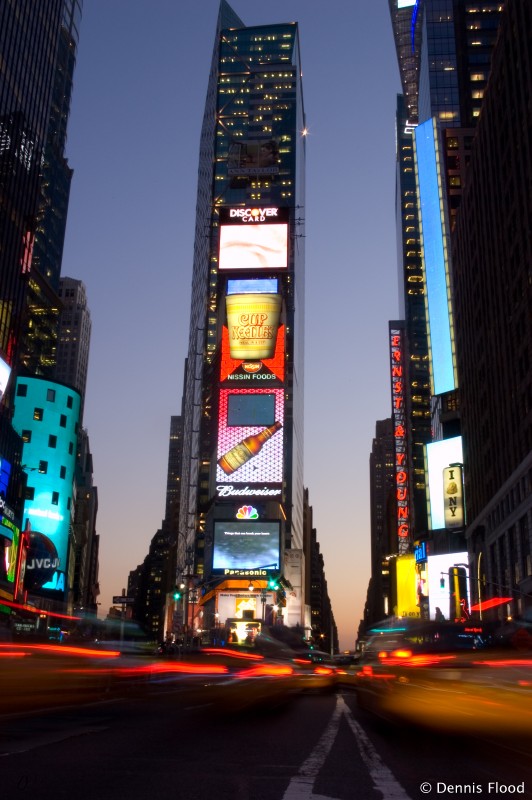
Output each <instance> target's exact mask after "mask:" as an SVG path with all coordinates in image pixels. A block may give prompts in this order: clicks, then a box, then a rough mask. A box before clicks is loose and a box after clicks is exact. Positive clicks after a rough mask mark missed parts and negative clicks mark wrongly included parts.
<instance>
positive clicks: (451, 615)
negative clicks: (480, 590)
mask: <svg viewBox="0 0 532 800" xmlns="http://www.w3.org/2000/svg"><path fill="white" fill-rule="evenodd" d="M427 571H428V594H429V613H430V618H431V619H436V618H438V619H441V617H440V615H439V614H438V609H439V611H440V612H441V614H443V616H444V617H445V619H446V620H451V621H454V620H460V619H467V617H468V615H469V611H468V609H469V604H470V602H471V599H470V594H469V579H468V578H469V562H468V555H467V552H462V553H444V554H443V555H439V556H429V557H428V566H427Z"/></svg>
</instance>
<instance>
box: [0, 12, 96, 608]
mask: <svg viewBox="0 0 532 800" xmlns="http://www.w3.org/2000/svg"><path fill="white" fill-rule="evenodd" d="M81 8H82V0H42V2H39V3H36V2H32V1H31V0H11V1H10V2H2V3H0V240H1V241H2V248H1V253H0V376H2V377H0V393H1V394H2V395H3V396H2V397H1V398H0V459H1V463H2V471H3V473H4V475H9V478H8V479H7V480H6V481H5V486H4V488H3V490H2V497H3V499H4V508H3V516H2V518H1V520H0V521H1V524H2V529H3V528H6V527H8V528H9V530H10V531H11V544H10V545H9V547H8V550H11V551H13V549H14V544H13V542H14V541H15V540H16V539H18V540H19V541H21V539H22V538H24V542H25V545H24V547H22V546H20V547H19V548H18V555H17V558H16V561H17V565H16V570H15V572H16V576H18V578H20V581H19V580H18V578H17V577H15V578H13V575H12V574H11V573H10V572H9V571H8V580H7V583H5V585H3V584H2V579H1V577H0V596H1V597H4V598H5V599H6V600H8V599H9V600H11V601H13V600H17V599H18V600H20V599H21V598H22V597H23V592H24V590H25V588H26V589H28V588H29V584H30V583H31V577H32V576H31V573H30V571H27V572H26V576H27V577H26V579H25V582H26V583H28V586H27V587H25V585H24V582H23V581H22V578H21V577H20V576H22V574H23V571H22V557H23V550H24V549H25V546H26V545H27V543H28V541H27V540H28V536H27V535H26V533H22V532H23V521H24V519H26V520H27V516H28V511H27V510H28V508H29V509H30V511H31V512H32V513H34V514H36V515H37V516H38V514H39V508H38V506H37V505H35V504H33V505H32V504H31V502H30V500H31V499H30V498H29V497H28V492H29V491H30V490H32V489H33V490H36V489H37V486H36V485H34V483H35V481H34V478H35V475H34V474H33V471H34V465H32V464H31V462H30V460H29V459H28V458H25V457H24V454H23V452H22V451H23V448H24V453H26V451H28V445H29V442H27V441H25V440H24V437H23V436H22V437H21V436H20V432H19V431H17V430H16V427H17V426H16V425H15V424H14V414H15V415H17V417H18V423H19V425H18V426H19V427H20V425H21V426H22V428H23V429H24V430H25V431H28V430H31V428H32V419H31V418H30V420H29V421H28V420H25V419H23V418H22V417H23V416H24V414H25V413H26V411H27V412H28V413H30V409H29V408H26V407H25V404H24V402H22V401H21V399H20V398H21V396H19V395H17V396H16V397H15V388H16V386H17V385H19V384H18V383H17V379H20V378H22V377H23V378H24V379H27V380H31V378H32V377H34V378H35V379H36V380H38V379H41V380H42V381H44V383H42V384H40V385H41V386H45V385H47V391H48V390H49V393H50V395H51V394H52V393H55V394H56V395H57V397H58V398H61V397H62V396H63V393H64V392H65V391H66V392H68V391H69V387H66V386H63V385H61V384H56V383H55V382H54V380H55V375H54V367H55V358H56V346H57V321H58V318H59V314H60V310H61V303H60V300H59V297H58V285H59V283H58V282H59V275H60V269H61V257H62V250H63V241H64V232H65V225H66V213H67V206H68V194H69V186H70V178H71V170H70V168H69V167H68V164H67V162H66V159H65V157H64V146H65V140H66V129H67V122H68V115H69V109H70V100H71V88H72V79H73V73H74V66H75V60H76V52H77V43H78V34H79V24H80V19H81ZM6 376H7V379H5V378H6ZM46 381H48V382H49V384H46ZM20 385H22V384H20ZM38 385H39V384H35V387H37V386H38ZM28 386H29V384H28ZM28 391H29V389H28ZM36 391H37V390H36ZM71 392H72V393H71V395H70V396H71V397H76V396H77V393H76V392H75V391H74V390H73V389H72V390H71ZM38 393H39V392H38V391H37V394H38ZM30 394H31V393H30ZM47 402H51V401H49V400H47ZM58 402H59V401H58ZM38 407H39V408H40V407H41V406H38ZM43 408H44V407H43ZM48 416H49V414H47V417H48ZM67 416H68V414H67ZM76 425H77V426H79V416H78V419H77V421H76ZM40 427H41V428H43V429H44V427H46V426H40ZM60 427H62V426H60ZM62 433H63V431H59V434H62ZM49 435H50V437H52V439H53V438H54V437H55V436H56V434H49ZM63 439H64V437H63V436H62V435H57V446H56V447H55V448H54V449H55V450H56V451H57V452H56V453H54V459H53V463H56V461H57V464H58V465H59V468H60V470H61V471H65V470H66V473H65V474H66V476H67V477H66V478H65V476H64V475H62V476H61V477H60V481H61V483H60V484H59V485H58V486H57V487H54V491H53V492H52V496H53V497H55V495H59V501H60V503H62V502H63V499H64V498H67V499H68V502H69V503H70V506H69V507H68V509H66V510H67V511H68V514H67V513H63V512H64V511H65V509H63V511H61V512H58V511H57V509H53V508H52V509H50V513H51V514H55V515H56V516H57V514H58V513H60V514H61V516H62V517H63V519H62V521H64V522H65V524H67V520H68V519H69V518H70V516H71V513H72V511H73V501H74V497H75V486H74V484H72V485H71V486H67V485H66V483H64V482H63V481H65V480H66V481H67V482H69V481H70V464H71V458H72V452H71V451H70V449H69V448H70V446H71V445H72V442H71V440H70V438H69V439H68V441H66V440H65V441H64V442H63ZM39 440H40V437H39V436H37V437H36V438H34V440H33V442H32V445H31V448H30V449H31V459H32V460H33V461H34V462H35V461H36V463H37V464H39V465H40V464H41V463H42V464H46V463H52V462H49V461H48V455H49V454H48V451H47V448H48V447H49V444H48V443H47V442H46V441H45V440H44V439H43V440H42V444H43V448H44V450H43V452H42V453H41V454H40V457H38V453H37V450H36V446H37V443H38V442H39ZM63 443H64V444H65V446H66V447H67V451H66V452H64V453H61V452H60V450H61V447H62V445H63ZM73 446H74V451H73V452H74V457H75V453H76V450H77V447H76V444H74V445H73ZM35 469H36V468H35ZM26 470H28V471H29V472H28V474H27V475H26ZM39 474H40V473H39ZM55 477H57V476H55ZM50 480H51V479H50ZM26 484H28V486H27V487H26ZM39 502H40V501H39ZM43 502H44V504H45V506H46V503H47V502H48V500H46V499H45V500H43ZM28 504H29V505H28ZM52 505H53V502H52ZM25 506H26V507H25ZM46 507H47V506H46ZM56 521H57V520H56ZM59 527H61V526H59ZM41 529H42V526H41ZM2 533H3V530H2ZM41 533H42V530H41ZM43 535H44V534H43ZM50 535H51V536H52V535H53V536H54V537H59V540H60V545H59V550H60V551H61V553H60V554H59V555H58V560H59V565H60V568H59V569H58V570H56V571H55V572H54V574H53V575H52V578H51V579H50V580H49V581H47V588H46V590H45V589H44V586H38V587H37V588H38V589H39V591H34V592H33V596H34V597H35V598H36V602H39V603H40V604H41V605H43V604H46V603H45V601H46V602H48V601H49V603H48V605H49V604H50V603H52V604H53V605H54V607H55V608H58V607H59V606H60V605H61V603H62V604H63V605H64V606H69V605H70V604H71V602H72V581H71V579H73V572H72V570H73V566H72V565H73V561H72V559H71V558H70V553H69V544H70V543H69V541H68V535H67V536H66V538H65V535H64V531H63V530H61V532H60V533H58V532H56V531H53V532H50ZM6 541H8V543H9V539H7V540H6V537H5V536H2V542H3V546H4V548H5V543H6ZM34 583H35V581H34ZM33 588H35V587H33ZM12 607H13V606H10V608H12ZM28 613H30V612H28Z"/></svg>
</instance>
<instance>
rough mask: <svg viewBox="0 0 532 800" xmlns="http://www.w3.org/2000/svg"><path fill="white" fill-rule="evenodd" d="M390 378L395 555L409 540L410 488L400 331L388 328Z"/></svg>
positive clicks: (404, 547) (404, 550) (400, 551)
mask: <svg viewBox="0 0 532 800" xmlns="http://www.w3.org/2000/svg"><path fill="white" fill-rule="evenodd" d="M390 358H391V373H392V374H391V377H392V420H393V432H394V447H395V497H396V502H397V538H398V544H399V548H398V551H399V553H405V552H407V550H408V545H409V540H410V488H409V481H408V458H407V454H408V446H407V444H408V443H407V427H406V412H405V372H406V369H405V363H404V331H403V330H401V329H399V328H390Z"/></svg>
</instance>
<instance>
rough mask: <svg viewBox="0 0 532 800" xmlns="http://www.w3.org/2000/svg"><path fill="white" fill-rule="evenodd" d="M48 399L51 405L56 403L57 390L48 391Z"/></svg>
mask: <svg viewBox="0 0 532 800" xmlns="http://www.w3.org/2000/svg"><path fill="white" fill-rule="evenodd" d="M46 399H47V400H48V401H49V402H50V403H55V389H47V391H46Z"/></svg>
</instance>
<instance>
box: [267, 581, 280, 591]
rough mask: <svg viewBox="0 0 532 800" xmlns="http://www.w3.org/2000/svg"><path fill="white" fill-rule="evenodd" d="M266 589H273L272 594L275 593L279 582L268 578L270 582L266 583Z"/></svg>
mask: <svg viewBox="0 0 532 800" xmlns="http://www.w3.org/2000/svg"><path fill="white" fill-rule="evenodd" d="M268 588H269V589H273V591H274V592H276V591H277V589H278V588H279V582H278V580H277V578H270V580H269V581H268Z"/></svg>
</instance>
